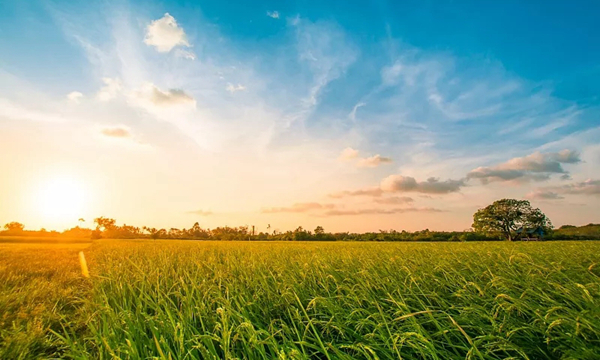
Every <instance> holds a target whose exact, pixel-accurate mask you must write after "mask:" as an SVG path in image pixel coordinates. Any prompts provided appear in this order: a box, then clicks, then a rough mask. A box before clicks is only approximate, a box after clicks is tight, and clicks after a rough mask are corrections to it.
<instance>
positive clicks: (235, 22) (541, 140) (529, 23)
mask: <svg viewBox="0 0 600 360" xmlns="http://www.w3.org/2000/svg"><path fill="white" fill-rule="evenodd" d="M598 13H600V3H598V2H595V1H589V2H585V1H582V2H578V5H577V6H574V5H573V3H572V2H568V1H553V2H547V1H528V2H526V3H523V2H520V1H503V2H496V3H490V2H480V1H402V2H400V1H380V0H378V1H360V2H358V1H356V2H347V1H326V2H325V1H254V2H248V1H227V2H222V1H182V2H174V1H162V2H136V1H125V0H122V1H111V0H104V1H86V2H71V1H48V0H43V1H36V0H32V1H16V0H5V1H2V2H0V154H2V155H1V156H0V169H1V172H2V175H1V176H0V223H2V224H4V223H6V222H9V221H20V222H22V223H24V224H25V225H26V228H29V229H37V228H40V227H45V228H48V229H65V228H69V227H72V226H75V225H79V224H84V225H85V226H92V223H93V219H94V218H95V217H98V216H107V217H111V218H115V219H116V220H117V222H118V223H119V224H122V223H126V224H131V225H137V226H142V225H149V226H154V227H164V228H167V229H168V228H170V227H178V228H182V227H190V226H191V225H192V224H193V223H195V222H196V221H197V222H199V223H200V225H201V226H203V227H208V228H214V227H216V226H239V225H249V226H253V225H254V226H256V229H257V230H258V231H264V230H266V229H267V226H268V225H270V229H271V230H274V229H276V230H279V231H285V230H289V229H294V228H296V227H298V226H303V227H304V228H307V229H312V228H314V227H316V226H317V225H320V226H323V227H324V228H325V230H326V231H335V232H337V231H350V232H364V231H378V230H389V229H395V230H408V231H414V230H421V229H425V228H428V229H430V230H459V231H460V230H465V229H468V228H469V227H470V226H471V223H472V215H473V213H474V212H475V211H476V210H477V209H479V208H481V207H484V206H486V205H488V204H490V203H492V202H493V201H494V200H497V199H501V198H517V199H528V200H530V201H531V203H532V205H534V206H535V207H539V208H540V209H541V210H542V211H544V212H545V213H546V214H547V215H548V216H549V217H550V219H551V220H552V222H553V223H554V225H555V226H560V225H564V224H573V225H583V224H587V223H590V222H600V206H599V204H600V201H599V200H600V166H599V165H600V108H599V105H600V98H599V94H600V42H599V41H598V38H600V23H599V22H598V21H597V16H596V14H598ZM79 219H84V220H85V222H83V221H79Z"/></svg>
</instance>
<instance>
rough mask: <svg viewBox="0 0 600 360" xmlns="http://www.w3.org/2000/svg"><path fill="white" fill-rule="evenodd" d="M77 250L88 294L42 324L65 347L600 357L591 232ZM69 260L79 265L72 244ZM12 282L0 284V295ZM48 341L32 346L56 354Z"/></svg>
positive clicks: (126, 353) (180, 355) (179, 354)
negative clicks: (552, 238) (541, 239)
mask: <svg viewBox="0 0 600 360" xmlns="http://www.w3.org/2000/svg"><path fill="white" fill-rule="evenodd" d="M85 255H86V258H87V260H88V266H89V271H90V275H91V278H90V279H83V278H82V277H81V275H80V274H79V279H78V280H77V282H76V283H74V284H70V283H65V284H64V286H63V288H66V289H72V288H73V287H75V288H77V287H78V286H79V287H81V286H82V285H81V284H80V283H79V282H83V285H84V286H83V288H85V286H88V287H89V289H87V290H85V291H83V292H82V293H81V294H84V296H83V297H81V296H75V295H74V294H73V293H65V294H64V301H66V302H72V306H74V307H75V310H74V311H72V312H67V313H66V315H64V316H63V317H62V319H61V320H60V324H61V327H60V329H57V327H56V325H55V324H54V323H50V324H51V325H50V327H49V330H51V331H46V332H45V337H46V338H48V339H52V341H54V342H55V343H56V350H55V353H54V355H56V354H59V355H60V356H61V357H68V358H81V359H83V358H94V359H96V358H99V359H113V358H122V359H142V358H143V359H149V358H160V359H163V358H164V359H234V358H239V359H274V358H279V359H400V358H401V359H507V358H509V359H510V358H513V359H597V358H598V354H600V278H599V276H600V265H596V264H600V243H595V242H565V243H529V244H511V243H476V244H471V243H456V244H454V243H444V244H440V243H436V244H407V243H402V244H397V243H366V244H365V243H341V244H340V243H291V244H290V243H242V242H234V243H218V242H201V243H198V242H185V241H181V242H174V241H164V242H162V241H157V242H150V241H127V242H124V241H112V242H111V241H103V242H97V243H95V244H94V245H92V246H91V247H90V248H88V249H86V250H85ZM73 262H74V269H72V271H75V272H78V271H79V265H78V264H77V254H76V253H74V256H73ZM49 286H50V285H49ZM10 290H11V289H10V287H4V288H2V292H1V294H3V295H4V294H7V293H10ZM14 290H15V289H14V288H13V291H14ZM24 306H25V307H29V306H33V303H30V305H24ZM0 309H2V308H0ZM1 347H2V346H0V348H1ZM46 350H48V349H38V350H37V351H40V352H39V353H40V354H51V353H50V352H46V353H43V351H46ZM23 351H25V350H24V349H23ZM16 353H17V352H13V353H12V354H16ZM0 357H1V356H0Z"/></svg>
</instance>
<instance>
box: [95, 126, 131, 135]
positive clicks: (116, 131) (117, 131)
mask: <svg viewBox="0 0 600 360" xmlns="http://www.w3.org/2000/svg"><path fill="white" fill-rule="evenodd" d="M100 133H101V134H102V135H104V136H108V137H113V138H128V137H131V132H129V129H127V128H125V127H121V126H117V127H108V128H104V129H102V130H101V131H100Z"/></svg>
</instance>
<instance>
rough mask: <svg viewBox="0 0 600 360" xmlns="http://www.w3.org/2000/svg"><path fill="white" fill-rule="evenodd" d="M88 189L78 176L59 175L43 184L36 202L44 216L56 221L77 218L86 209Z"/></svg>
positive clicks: (68, 220) (67, 220)
mask: <svg viewBox="0 0 600 360" xmlns="http://www.w3.org/2000/svg"><path fill="white" fill-rule="evenodd" d="M86 202H87V191H86V189H85V186H84V185H83V184H82V183H81V182H80V181H78V180H77V179H76V178H71V177H67V176H58V177H54V178H51V179H48V180H47V181H45V182H44V183H42V184H41V186H40V188H39V191H38V194H37V196H36V198H35V203H36V206H37V208H38V211H39V212H40V215H42V216H43V217H44V218H46V219H48V220H53V221H56V222H70V221H75V220H77V219H78V218H79V217H80V216H81V214H82V212H83V211H84V210H85V205H86Z"/></svg>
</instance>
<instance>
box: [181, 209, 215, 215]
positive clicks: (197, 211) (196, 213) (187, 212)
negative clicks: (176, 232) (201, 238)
mask: <svg viewBox="0 0 600 360" xmlns="http://www.w3.org/2000/svg"><path fill="white" fill-rule="evenodd" d="M186 214H190V215H199V216H210V215H213V212H212V211H207V210H192V211H186Z"/></svg>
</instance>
